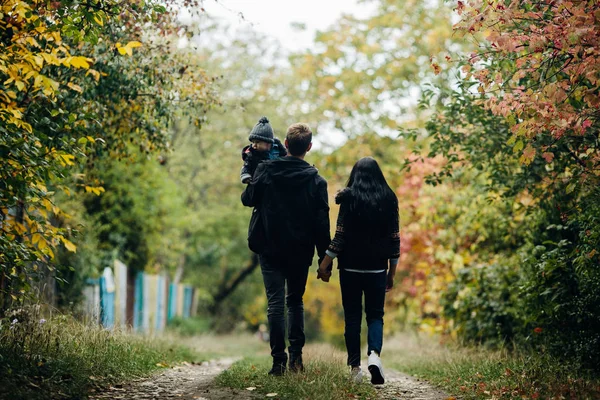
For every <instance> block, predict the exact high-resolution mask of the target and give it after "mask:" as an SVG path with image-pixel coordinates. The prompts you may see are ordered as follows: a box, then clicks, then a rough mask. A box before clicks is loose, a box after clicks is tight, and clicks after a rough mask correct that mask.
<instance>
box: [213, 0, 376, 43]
mask: <svg viewBox="0 0 600 400" xmlns="http://www.w3.org/2000/svg"><path fill="white" fill-rule="evenodd" d="M370 8H371V6H368V5H364V4H358V1H357V0H302V1H297V0H218V2H217V1H214V0H204V9H205V10H206V12H207V13H208V14H210V15H214V16H218V17H221V18H224V19H226V20H227V21H229V22H230V23H231V24H232V25H235V24H251V25H252V26H253V27H254V29H256V30H257V31H261V32H264V33H267V34H269V35H271V36H273V37H275V38H277V39H278V40H279V41H280V42H281V44H282V45H283V47H284V48H287V49H289V50H299V49H302V48H305V47H310V46H311V44H312V39H313V38H314V34H315V32H316V31H317V30H325V29H327V28H328V27H329V26H330V25H332V24H333V23H334V22H335V21H336V20H337V19H338V18H339V17H340V16H341V15H342V14H354V15H360V14H364V13H367V12H368V10H370ZM240 13H241V14H242V15H243V16H244V20H242V19H241V18H240V17H239V14H240ZM293 23H302V24H304V25H305V26H306V30H304V31H298V30H297V29H294V28H293V27H292V24H293Z"/></svg>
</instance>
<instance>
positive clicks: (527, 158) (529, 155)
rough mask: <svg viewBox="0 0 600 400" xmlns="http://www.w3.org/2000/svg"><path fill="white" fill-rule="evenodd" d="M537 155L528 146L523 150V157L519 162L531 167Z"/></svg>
mask: <svg viewBox="0 0 600 400" xmlns="http://www.w3.org/2000/svg"><path fill="white" fill-rule="evenodd" d="M535 155H536V150H535V149H534V148H533V147H532V146H531V145H530V144H528V145H527V147H525V150H523V155H522V156H521V157H520V158H519V161H520V162H521V163H523V164H525V165H529V164H531V162H532V161H533V159H534V158H535Z"/></svg>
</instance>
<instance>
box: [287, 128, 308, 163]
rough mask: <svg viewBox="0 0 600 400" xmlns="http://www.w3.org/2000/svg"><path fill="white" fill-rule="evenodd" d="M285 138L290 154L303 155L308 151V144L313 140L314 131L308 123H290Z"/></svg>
mask: <svg viewBox="0 0 600 400" xmlns="http://www.w3.org/2000/svg"><path fill="white" fill-rule="evenodd" d="M285 139H286V140H287V143H288V150H289V151H290V154H291V155H293V156H301V155H303V154H304V153H306V150H308V146H309V145H310V143H311V142H312V132H311V130H310V128H309V127H308V125H307V124H305V123H302V122H298V123H295V124H292V125H290V127H289V128H288V130H287V134H286V137H285Z"/></svg>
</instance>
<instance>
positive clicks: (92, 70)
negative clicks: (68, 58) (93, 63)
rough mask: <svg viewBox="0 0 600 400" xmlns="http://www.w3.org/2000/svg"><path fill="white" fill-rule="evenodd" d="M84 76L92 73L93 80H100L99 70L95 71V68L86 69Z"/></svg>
mask: <svg viewBox="0 0 600 400" xmlns="http://www.w3.org/2000/svg"><path fill="white" fill-rule="evenodd" d="M85 75H86V76H88V75H92V76H93V77H94V80H95V81H96V82H98V81H99V80H100V72H98V71H96V70H95V69H91V68H90V69H88V71H87V72H86V73H85Z"/></svg>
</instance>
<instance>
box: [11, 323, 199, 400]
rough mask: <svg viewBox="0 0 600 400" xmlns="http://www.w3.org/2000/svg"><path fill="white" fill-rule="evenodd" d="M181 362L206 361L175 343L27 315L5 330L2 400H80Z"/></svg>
mask: <svg viewBox="0 0 600 400" xmlns="http://www.w3.org/2000/svg"><path fill="white" fill-rule="evenodd" d="M15 319H16V320H17V322H15V323H14V324H12V321H13V320H15ZM182 361H190V362H198V361H202V359H201V357H200V356H199V355H198V353H196V352H195V351H193V350H190V349H189V348H187V347H184V346H182V345H179V344H174V342H173V341H172V340H161V339H154V338H149V337H142V336H136V335H131V334H128V333H125V332H110V331H107V330H104V329H101V328H98V327H90V326H86V325H84V324H82V323H79V322H77V321H75V320H73V319H72V318H70V317H66V316H61V317H57V318H54V319H52V320H49V321H46V322H44V321H42V322H40V319H39V318H37V317H33V316H32V315H31V314H28V313H25V312H22V313H21V314H18V315H14V316H11V317H10V319H8V320H7V319H5V320H3V321H2V326H0V387H2V390H1V391H0V399H11V400H12V399H47V398H81V397H83V396H85V394H86V393H87V392H88V391H89V390H90V388H92V387H94V386H98V387H101V386H105V385H108V384H115V383H117V382H122V381H125V380H128V379H131V378H134V377H140V376H144V375H148V374H149V373H151V372H152V371H154V370H157V369H160V368H164V367H168V366H169V365H171V364H175V363H178V362H182Z"/></svg>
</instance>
